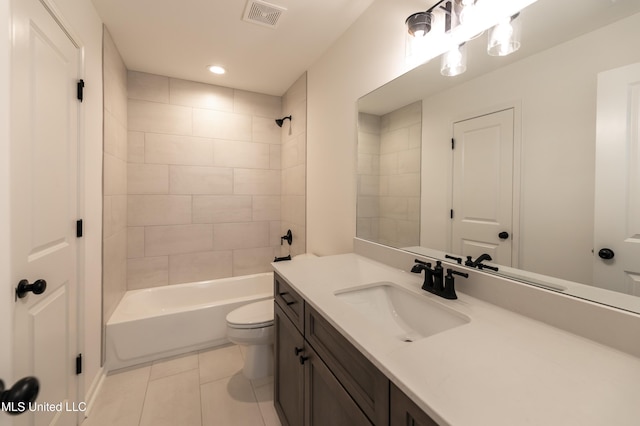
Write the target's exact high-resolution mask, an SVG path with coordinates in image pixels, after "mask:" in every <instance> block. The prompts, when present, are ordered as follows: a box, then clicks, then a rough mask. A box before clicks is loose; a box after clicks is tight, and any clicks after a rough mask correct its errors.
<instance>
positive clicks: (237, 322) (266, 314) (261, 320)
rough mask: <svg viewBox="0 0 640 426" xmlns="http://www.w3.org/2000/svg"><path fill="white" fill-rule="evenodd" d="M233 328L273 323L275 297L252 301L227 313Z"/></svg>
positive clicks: (263, 325) (261, 326) (266, 325)
mask: <svg viewBox="0 0 640 426" xmlns="http://www.w3.org/2000/svg"><path fill="white" fill-rule="evenodd" d="M227 324H228V325H229V327H231V328H238V329H254V328H263V327H269V326H271V325H273V299H267V300H262V301H260V302H255V303H250V304H248V305H245V306H241V307H239V308H237V309H234V310H233V311H231V312H230V313H229V314H228V315H227Z"/></svg>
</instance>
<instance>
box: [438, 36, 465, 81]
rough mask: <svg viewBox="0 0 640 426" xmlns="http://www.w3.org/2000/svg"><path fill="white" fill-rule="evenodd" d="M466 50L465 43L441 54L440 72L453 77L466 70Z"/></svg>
mask: <svg viewBox="0 0 640 426" xmlns="http://www.w3.org/2000/svg"><path fill="white" fill-rule="evenodd" d="M466 53H467V50H466V48H465V45H464V44H462V45H460V46H455V47H454V48H452V49H451V50H450V51H448V52H447V53H445V54H444V55H442V64H441V67H440V74H442V75H444V76H447V77H453V76H456V75H459V74H462V73H463V72H465V71H466V70H467V55H466Z"/></svg>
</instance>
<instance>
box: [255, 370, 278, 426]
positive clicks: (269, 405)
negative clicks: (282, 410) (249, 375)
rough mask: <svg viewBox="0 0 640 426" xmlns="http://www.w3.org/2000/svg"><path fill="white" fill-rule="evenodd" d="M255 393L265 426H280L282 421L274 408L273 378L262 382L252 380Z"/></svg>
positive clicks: (270, 377)
mask: <svg viewBox="0 0 640 426" xmlns="http://www.w3.org/2000/svg"><path fill="white" fill-rule="evenodd" d="M251 385H252V386H253V393H254V394H255V396H256V400H257V401H258V407H259V408H260V414H262V420H263V421H264V424H265V426H280V425H281V424H280V419H279V418H278V414H277V413H276V409H275V407H274V406H273V376H269V377H267V378H265V379H261V380H252V381H251Z"/></svg>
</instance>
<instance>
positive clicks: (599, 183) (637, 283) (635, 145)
mask: <svg viewBox="0 0 640 426" xmlns="http://www.w3.org/2000/svg"><path fill="white" fill-rule="evenodd" d="M639 127H640V64H634V65H629V66H625V67H622V68H617V69H614V70H611V71H606V72H602V73H600V74H599V75H598V106H597V122H596V192H595V229H594V240H595V241H594V256H595V257H594V283H595V284H596V285H597V286H598V287H603V288H607V289H610V290H615V291H618V292H622V293H629V294H634V295H636V296H640V128H639ZM602 249H609V250H611V252H612V253H613V254H614V257H613V258H612V259H603V258H602V257H601V256H600V255H601V254H602V255H604V257H607V256H606V255H607V253H606V252H604V253H601V250H602Z"/></svg>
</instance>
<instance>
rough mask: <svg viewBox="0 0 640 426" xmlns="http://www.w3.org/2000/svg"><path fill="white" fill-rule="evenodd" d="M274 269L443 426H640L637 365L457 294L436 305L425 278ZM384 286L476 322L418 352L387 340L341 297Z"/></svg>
mask: <svg viewBox="0 0 640 426" xmlns="http://www.w3.org/2000/svg"><path fill="white" fill-rule="evenodd" d="M273 267H274V269H275V270H276V271H277V272H278V273H279V274H280V275H281V276H282V277H283V278H284V279H285V280H286V281H287V282H288V283H289V284H290V285H291V286H293V287H294V289H296V290H297V291H298V292H299V293H300V295H302V296H303V297H304V298H305V300H306V301H307V302H308V303H309V304H311V305H312V306H313V307H314V308H315V309H316V310H318V311H319V312H320V313H321V314H323V315H324V316H325V318H326V319H327V320H329V322H331V323H332V324H333V326H334V327H336V329H338V330H339V331H340V332H341V333H342V334H343V335H344V336H345V337H346V338H347V339H348V340H349V341H350V342H351V343H352V344H354V345H355V346H356V347H357V348H358V349H360V350H361V351H362V353H363V354H364V355H365V356H366V357H367V358H368V359H369V360H371V362H373V364H374V365H376V366H377V367H378V368H379V369H380V370H381V371H382V372H383V373H385V374H386V375H387V377H388V378H389V379H390V380H391V381H392V382H393V383H395V384H396V385H397V386H398V387H399V388H400V389H402V390H403V391H404V392H405V393H406V394H407V395H408V396H409V397H410V398H411V399H412V400H413V401H414V402H415V403H416V404H418V405H419V406H420V407H421V408H422V409H423V410H424V411H425V412H426V413H427V414H429V415H430V416H431V417H432V418H433V419H434V420H436V421H437V422H438V423H439V424H441V425H452V426H467V425H468V426H484V425H487V426H488V425H492V426H497V425H505V426H520V425H541V426H554V425H559V426H560V425H561V426H568V425H579V426H589V425H594V426H595V425H598V426H623V425H629V426H638V425H640V359H639V358H636V357H634V356H632V355H629V354H627V353H624V352H621V351H618V350H615V349H612V348H609V347H607V346H604V345H602V344H599V343H596V342H594V341H591V340H587V339H585V338H582V337H579V336H576V335H574V334H571V333H568V332H566V331H563V330H561V329H558V328H554V327H551V326H549V325H546V324H544V323H542V322H539V321H535V320H532V319H530V318H527V317H525V316H522V315H518V314H516V313H514V312H511V311H508V310H505V309H502V308H500V307H497V306H495V305H491V304H489V303H486V302H484V301H482V300H479V299H476V298H473V297H470V296H467V295H465V294H462V293H460V292H458V299H457V300H445V299H442V298H440V297H437V296H434V295H431V294H429V293H427V292H424V291H422V290H420V286H421V285H422V277H421V276H418V275H417V274H411V273H407V272H402V271H399V270H397V269H393V268H391V267H388V266H386V265H383V264H381V263H378V262H375V261H373V260H370V259H367V258H366V257H362V256H359V255H356V254H345V255H337V256H328V257H319V258H307V259H300V260H295V261H293V262H278V263H274V264H273ZM456 279H457V280H460V279H463V278H460V277H456ZM380 281H391V282H393V283H395V284H397V285H399V286H401V287H404V288H406V289H409V290H411V291H412V292H415V294H416V297H426V298H429V299H431V300H432V301H435V302H436V303H440V304H442V305H444V306H447V307H449V308H451V309H453V310H455V311H457V312H459V313H461V314H463V315H466V316H467V317H469V318H470V319H471V321H470V322H469V323H468V324H465V325H462V326H459V327H456V328H453V329H450V330H448V331H445V332H442V333H439V334H436V335H433V336H430V337H426V338H423V339H420V340H417V341H415V342H411V343H407V342H402V341H400V340H398V339H396V338H392V337H390V336H385V335H381V334H380V333H379V332H377V330H376V327H373V326H372V325H371V324H369V322H368V321H367V320H366V319H365V318H364V317H363V316H361V315H360V314H359V313H358V312H356V311H354V310H352V308H351V307H349V306H348V305H347V304H345V302H343V301H341V300H339V299H338V298H337V297H336V296H335V295H334V292H336V291H338V290H344V289H347V288H351V287H357V286H361V285H365V284H370V283H375V282H380ZM595 326H597V325H595ZM612 332H615V330H612ZM638 334H639V338H640V333H638Z"/></svg>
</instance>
